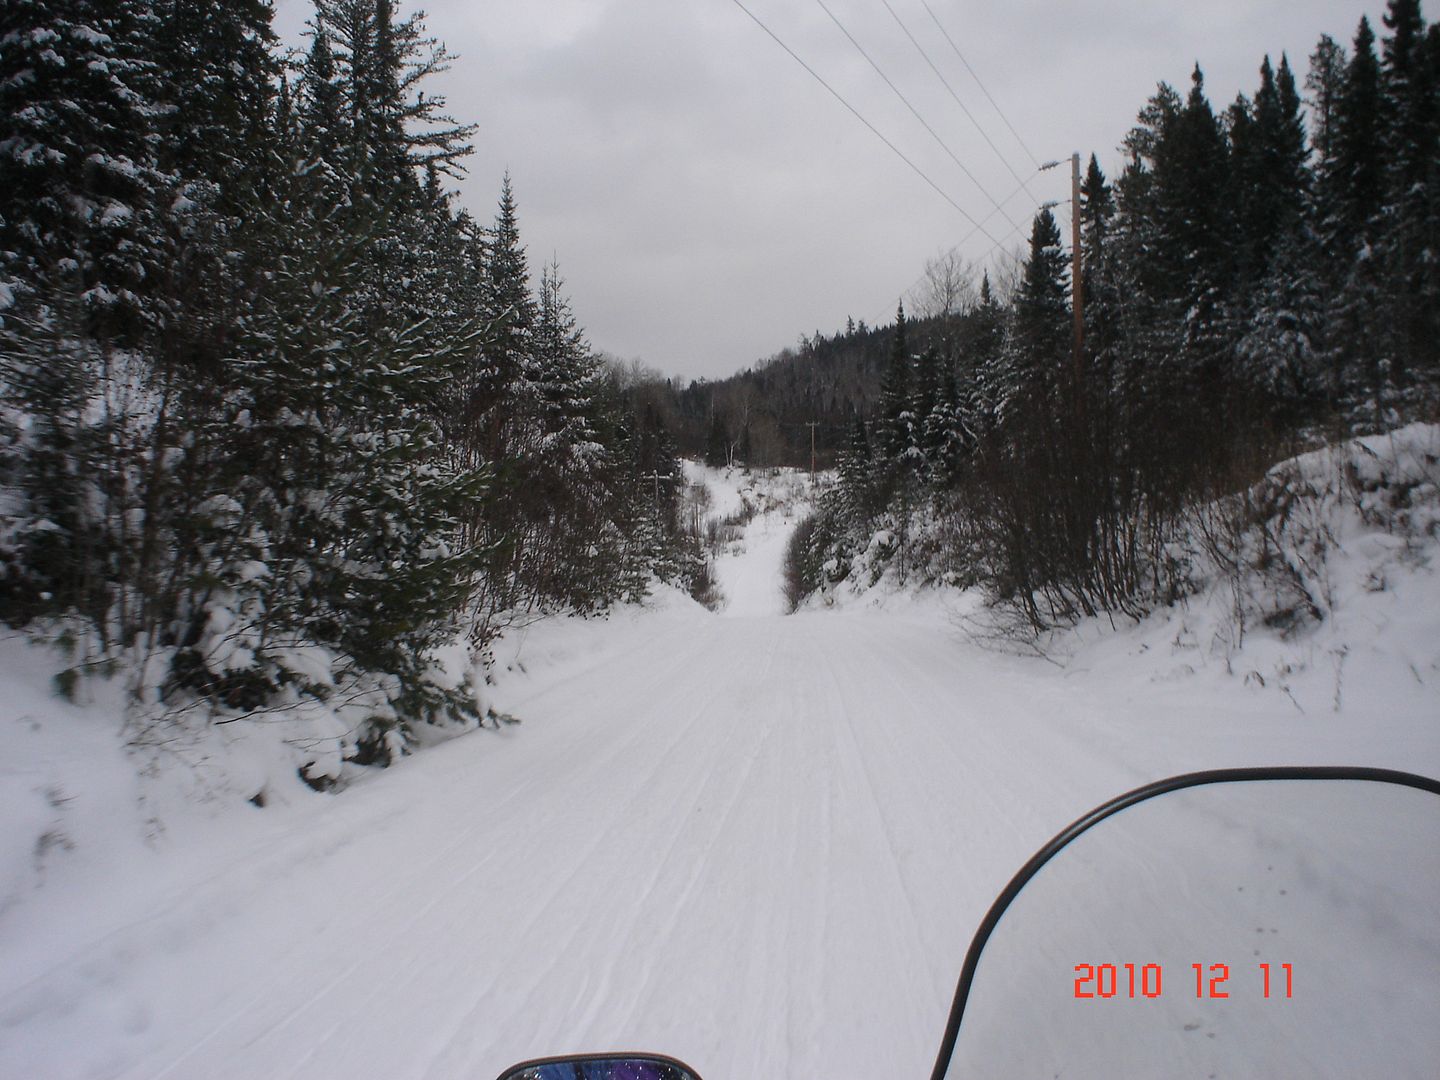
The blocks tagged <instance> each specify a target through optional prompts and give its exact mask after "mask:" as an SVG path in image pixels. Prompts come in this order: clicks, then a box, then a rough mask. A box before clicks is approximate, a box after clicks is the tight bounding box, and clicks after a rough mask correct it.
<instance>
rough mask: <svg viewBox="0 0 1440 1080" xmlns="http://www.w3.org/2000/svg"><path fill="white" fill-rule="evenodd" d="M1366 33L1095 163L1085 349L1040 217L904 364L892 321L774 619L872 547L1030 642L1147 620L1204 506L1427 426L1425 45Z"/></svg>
mask: <svg viewBox="0 0 1440 1080" xmlns="http://www.w3.org/2000/svg"><path fill="white" fill-rule="evenodd" d="M1378 29H1379V32H1378V33H1377V28H1375V27H1372V25H1371V24H1370V22H1369V20H1368V19H1361V20H1360V23H1359V26H1358V28H1357V30H1356V33H1355V36H1354V39H1353V41H1351V42H1350V43H1349V45H1348V47H1347V46H1346V45H1342V44H1341V43H1339V42H1336V41H1335V40H1333V39H1332V38H1330V37H1328V36H1327V37H1322V38H1321V39H1320V41H1319V43H1318V44H1317V45H1316V47H1315V50H1314V52H1313V54H1312V55H1311V57H1310V65H1309V71H1308V73H1307V74H1306V75H1305V76H1304V82H1303V91H1304V96H1303V97H1302V86H1301V84H1300V78H1299V77H1298V76H1297V75H1296V73H1295V71H1294V70H1293V69H1292V67H1291V65H1290V62H1289V59H1288V58H1287V57H1283V56H1282V57H1281V58H1280V60H1279V63H1278V64H1276V63H1275V62H1274V61H1273V59H1272V58H1270V57H1266V58H1265V59H1264V60H1263V62H1262V63H1261V64H1260V67H1259V85H1258V86H1257V87H1256V88H1255V90H1254V92H1253V94H1252V95H1248V96H1247V95H1244V94H1242V95H1240V96H1239V97H1237V99H1236V100H1235V101H1233V102H1232V103H1230V104H1229V105H1227V106H1224V107H1223V108H1217V107H1216V106H1215V105H1213V104H1212V103H1211V102H1210V100H1209V99H1208V97H1207V96H1206V92H1205V81H1204V75H1203V73H1202V71H1201V69H1200V67H1199V66H1198V65H1197V66H1196V68H1195V69H1194V71H1193V73H1192V76H1191V80H1190V85H1189V86H1188V88H1186V89H1185V91H1184V92H1183V93H1182V92H1181V91H1180V90H1177V89H1176V88H1174V87H1172V86H1170V85H1168V84H1166V83H1161V84H1160V85H1159V87H1158V89H1157V90H1156V92H1155V94H1154V95H1153V96H1152V97H1151V98H1150V100H1149V101H1148V102H1146V103H1145V105H1144V107H1143V108H1142V109H1141V110H1140V112H1139V115H1138V118H1137V120H1136V123H1135V125H1134V127H1133V128H1132V129H1131V130H1130V132H1129V133H1128V134H1127V135H1126V136H1125V138H1124V142H1123V150H1124V154H1125V165H1124V168H1123V170H1122V171H1121V173H1120V175H1119V176H1117V177H1114V178H1110V177H1106V176H1105V175H1104V174H1103V173H1102V171H1101V169H1100V167H1099V165H1098V162H1097V159H1096V158H1095V157H1094V156H1093V155H1092V156H1091V157H1090V160H1089V165H1088V169H1087V170H1086V171H1085V175H1084V181H1083V184H1082V185H1081V190H1080V200H1079V206H1078V207H1076V212H1077V213H1078V214H1079V216H1080V224H1081V233H1082V241H1081V249H1082V250H1081V255H1082V265H1083V267H1084V270H1083V280H1082V284H1083V290H1082V295H1083V297H1084V302H1083V307H1082V316H1083V338H1080V339H1077V337H1076V336H1075V334H1074V333H1073V332H1072V321H1073V315H1074V312H1073V308H1072V302H1071V280H1070V273H1071V272H1070V265H1071V260H1070V255H1071V253H1070V251H1069V250H1068V248H1067V245H1066V244H1065V242H1064V241H1063V240H1062V237H1061V230H1060V227H1059V224H1058V223H1057V221H1056V218H1055V216H1054V215H1053V214H1052V213H1051V211H1050V210H1048V209H1046V210H1042V211H1041V212H1040V213H1039V214H1038V215H1037V216H1036V218H1035V220H1034V223H1033V229H1032V231H1031V235H1030V240H1029V248H1028V252H1027V254H1026V257H1025V259H1024V262H1023V268H1022V270H1021V272H1020V275H1019V280H1018V282H1016V284H1015V287H1014V289H1013V291H1012V292H1011V293H1010V295H1009V296H1008V297H1004V298H1000V297H997V296H996V295H995V293H994V292H992V290H991V288H990V285H989V281H988V279H985V280H982V283H981V287H980V288H979V289H978V290H971V291H972V293H973V294H974V296H975V299H974V302H973V303H971V304H969V305H968V306H967V307H965V308H964V309H963V310H959V311H956V312H954V313H953V314H949V315H944V316H942V317H940V319H939V320H938V321H939V322H940V323H941V324H942V328H941V329H940V330H939V332H938V333H937V328H936V322H937V319H935V318H931V319H930V320H927V321H926V322H925V324H924V330H925V334H924V337H923V338H921V336H920V335H918V334H915V333H914V332H913V331H912V329H911V324H910V323H909V321H908V320H907V318H906V315H905V312H904V310H903V307H902V309H901V310H900V311H899V312H898V313H897V318H896V323H895V326H894V327H892V328H887V330H888V335H887V337H888V342H887V343H888V347H889V355H888V358H887V359H886V360H885V361H884V365H883V368H882V370H881V371H879V372H878V375H879V378H878V392H877V394H876V397H875V399H874V400H873V403H867V404H866V405H864V406H862V407H861V409H860V410H859V412H860V414H861V415H859V416H857V418H856V419H855V420H854V421H852V423H851V428H850V431H849V434H848V438H847V439H846V441H845V442H844V443H843V445H842V446H841V447H840V449H839V453H838V468H839V472H840V482H839V485H838V487H837V488H836V490H835V491H834V492H833V493H832V494H831V495H830V496H829V497H828V498H827V499H826V500H825V501H824V502H823V504H822V505H821V507H820V509H819V511H818V513H817V514H816V515H815V517H814V518H812V519H811V520H810V521H809V522H808V523H807V524H806V526H805V527H804V528H803V529H802V530H801V531H800V533H799V534H798V535H797V537H796V541H795V544H794V545H793V547H792V550H791V553H790V559H789V565H788V571H787V572H788V574H789V586H788V588H789V589H790V591H791V595H792V597H794V598H796V599H798V598H801V597H803V596H805V595H808V594H809V593H811V592H813V591H815V590H816V589H818V588H820V587H821V586H822V585H824V584H825V583H826V582H827V581H836V580H840V579H843V578H844V577H845V576H846V575H847V574H848V573H849V572H850V567H851V565H852V561H853V560H854V559H855V557H856V556H857V555H858V554H859V553H860V552H861V551H863V550H865V549H866V548H867V546H868V545H869V544H871V543H872V541H873V539H874V538H875V537H876V536H877V535H880V536H882V537H883V540H884V543H885V545H886V546H887V547H888V548H891V549H893V550H894V554H895V557H896V558H897V559H898V567H899V575H900V577H901V578H902V579H903V578H905V577H906V576H907V575H909V574H918V575H921V576H922V577H927V578H934V577H938V576H940V575H942V574H944V575H948V577H947V580H954V581H960V582H965V583H971V584H980V585H983V586H984V587H985V589H986V591H987V592H988V593H989V595H990V596H991V597H992V599H993V600H995V601H996V602H997V603H998V604H999V605H1001V606H1003V607H1006V608H1008V609H1010V610H1011V611H1012V612H1013V613H1015V614H1016V615H1018V616H1019V617H1020V620H1021V621H1022V622H1023V624H1024V625H1026V626H1027V627H1028V628H1029V629H1030V630H1032V631H1033V630H1039V629H1042V628H1045V627H1048V626H1053V625H1057V624H1063V623H1065V622H1067V621H1069V620H1073V619H1075V618H1078V617H1082V616H1089V615H1095V614H1097V613H1102V612H1109V613H1116V612H1124V613H1129V614H1139V613H1142V612H1143V611H1145V610H1147V609H1149V608H1150V607H1153V606H1154V605H1156V604H1161V603H1168V602H1171V601H1173V600H1174V599H1176V598H1177V595H1179V594H1181V593H1183V591H1184V589H1185V583H1184V575H1183V566H1181V565H1180V564H1181V562H1182V561H1183V560H1182V559H1181V558H1179V557H1178V556H1177V553H1176V551H1175V550H1174V547H1173V541H1175V540H1176V538H1177V536H1178V534H1179V532H1180V529H1181V526H1182V523H1183V522H1184V521H1185V520H1186V519H1187V518H1188V517H1190V516H1191V514H1192V511H1194V510H1195V509H1196V508H1197V507H1201V506H1205V505H1208V504H1210V503H1212V502H1213V500H1215V499H1217V498H1219V497H1222V496H1226V495H1230V494H1233V493H1235V492H1238V491H1241V490H1243V489H1245V488H1246V487H1247V486H1248V485H1250V484H1251V483H1253V482H1254V481H1256V480H1257V479H1259V478H1260V477H1261V476H1262V475H1263V474H1264V472H1265V470H1266V468H1267V467H1268V466H1269V465H1271V464H1272V463H1274V462H1276V461H1278V460H1280V459H1282V458H1285V457H1289V456H1291V455H1292V454H1294V453H1296V452H1298V451H1300V450H1304V449H1309V448H1313V447H1315V446H1318V445H1321V444H1323V443H1325V442H1327V441H1334V440H1335V439H1336V438H1338V437H1341V436H1344V435H1348V434H1353V433H1373V432H1380V431H1386V430H1390V429H1393V428H1395V427H1397V426H1399V425H1400V424H1402V423H1405V422H1407V421H1408V420H1413V419H1433V418H1434V415H1435V413H1436V407H1437V393H1436V391H1437V376H1440V257H1437V252H1440V25H1429V26H1427V24H1426V22H1425V20H1424V17H1423V15H1422V12H1421V6H1420V4H1419V3H1418V0H1391V2H1390V3H1389V4H1388V7H1387V10H1386V12H1385V14H1384V16H1383V26H1381V27H1379V28H1378ZM872 333H873V332H872ZM857 336H858V335H850V336H849V337H847V338H846V339H845V341H846V342H848V343H855V342H856V341H857ZM860 337H861V340H863V336H860ZM827 349H828V351H829V353H830V354H831V355H834V354H836V353H837V352H839V353H842V354H843V352H844V350H843V349H837V348H836V347H835V346H833V345H827ZM1271 509H1273V508H1271ZM1256 512H1257V513H1259V512H1260V511H1259V510H1257V511H1256ZM1265 512H1266V513H1268V512H1270V510H1268V509H1267V510H1265ZM1227 527H1231V528H1239V527H1243V522H1237V521H1231V522H1229V523H1228V524H1227Z"/></svg>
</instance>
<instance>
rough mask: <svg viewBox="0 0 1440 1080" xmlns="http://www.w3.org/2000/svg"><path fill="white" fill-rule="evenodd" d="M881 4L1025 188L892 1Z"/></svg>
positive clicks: (884, 1)
mask: <svg viewBox="0 0 1440 1080" xmlns="http://www.w3.org/2000/svg"><path fill="white" fill-rule="evenodd" d="M880 2H881V3H882V4H884V5H885V10H886V11H888V12H890V17H891V18H893V19H894V20H895V23H896V25H898V26H899V27H900V29H901V30H903V31H904V32H905V36H906V37H907V38H909V39H910V44H911V45H914V46H915V51H916V52H918V53H919V54H920V56H921V58H922V59H924V61H925V63H927V64H929V65H930V70H931V71H933V72H934V73H935V77H936V78H937V79H939V80H940V83H941V85H942V86H944V87H945V89H946V90H948V91H949V92H950V96H951V97H952V98H954V99H955V104H956V105H959V106H960V111H961V112H963V113H964V114H965V115H966V117H968V118H969V120H970V123H972V124H974V125H975V130H976V131H978V132H979V133H980V137H981V138H982V139H984V140H985V143H986V145H987V146H989V147H990V149H991V150H994V151H995V156H996V157H998V158H999V159H1000V164H1002V165H1004V166H1005V168H1006V170H1007V171H1008V172H1009V173H1010V175H1011V176H1013V177H1014V178H1015V179H1016V181H1017V182H1018V183H1019V184H1020V186H1021V187H1024V186H1025V184H1026V181H1024V180H1022V179H1020V174H1019V173H1017V172H1016V171H1015V170H1014V169H1013V168H1011V166H1010V161H1009V159H1008V158H1006V157H1005V155H1004V154H1002V153H1001V152H1000V148H999V147H998V146H996V145H995V143H994V141H993V140H991V138H990V136H989V135H988V134H986V132H985V129H984V128H983V127H981V126H980V121H979V120H976V119H975V114H974V113H972V112H971V111H970V109H969V108H968V107H967V106H966V104H965V102H963V101H961V100H960V95H959V94H957V93H956V92H955V88H954V87H953V86H951V85H950V80H949V79H947V78H945V76H944V75H943V74H942V73H941V71H940V69H939V68H938V67H936V66H935V61H933V60H931V59H930V54H929V53H927V52H926V51H925V48H924V46H923V45H921V44H920V42H919V41H917V40H916V38H915V35H914V34H912V33H911V32H910V28H909V27H908V26H906V25H905V22H904V20H903V19H901V18H900V15H899V13H898V12H896V10H895V9H894V8H893V7H892V6H891V5H890V0H880ZM1036 164H1037V165H1038V164H1039V162H1036Z"/></svg>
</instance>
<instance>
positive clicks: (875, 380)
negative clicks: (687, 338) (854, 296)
mask: <svg viewBox="0 0 1440 1080" xmlns="http://www.w3.org/2000/svg"><path fill="white" fill-rule="evenodd" d="M906 334H907V337H908V338H909V342H910V347H911V348H912V349H913V350H914V351H916V352H923V351H925V350H926V349H928V348H930V347H932V346H933V347H935V348H936V349H937V350H939V351H940V353H941V355H942V356H945V357H948V358H949V360H950V361H951V362H952V363H954V362H958V361H959V360H960V359H961V358H962V357H963V356H964V355H965V354H966V352H967V350H966V344H967V342H968V341H969V338H970V335H969V334H968V333H967V320H966V318H965V317H964V316H948V317H937V318H932V319H923V320H922V319H917V320H910V319H909V318H908V316H907V325H906ZM894 338H895V327H894V324H893V323H892V324H888V325H886V326H882V327H871V326H866V325H865V323H864V322H860V323H858V324H855V323H852V324H851V325H849V326H847V327H846V328H845V329H843V330H839V331H837V332H836V333H835V334H833V335H831V336H828V337H827V336H826V335H825V334H823V333H821V332H819V331H816V333H815V336H814V337H805V338H802V339H801V342H800V345H799V347H798V348H786V349H783V350H781V351H780V352H778V353H776V354H775V355H774V356H771V357H770V358H769V359H767V360H762V361H760V362H759V363H757V364H755V365H754V366H753V367H750V368H746V369H745V370H744V371H740V372H738V373H736V374H735V375H731V376H730V377H729V378H726V379H719V380H716V381H714V382H711V381H709V380H706V379H698V380H695V381H692V382H691V383H690V384H689V385H688V386H684V387H681V386H679V385H678V383H675V382H671V384H670V387H671V391H672V392H671V394H670V395H669V397H670V401H669V402H668V403H667V404H668V408H666V410H665V411H666V413H667V414H668V415H667V416H666V421H667V425H668V426H669V427H670V429H671V432H672V434H673V435H674V437H675V441H676V443H677V444H678V448H679V451H680V453H681V454H683V455H685V456H687V457H696V458H706V457H714V456H715V455H716V454H717V453H720V452H723V453H724V454H725V455H726V459H727V460H730V461H735V462H742V463H745V464H749V465H757V466H769V465H795V466H801V467H805V468H808V467H809V466H810V428H809V425H810V424H811V423H814V424H816V425H817V427H816V429H815V448H816V457H817V461H818V464H819V466H820V467H821V468H826V467H829V466H832V465H833V464H834V462H835V455H836V453H837V451H839V450H840V449H841V448H843V446H844V444H845V440H846V438H847V437H848V435H849V432H850V430H851V427H852V426H853V423H854V421H855V419H856V418H857V417H860V418H866V417H869V416H870V415H871V414H872V413H873V412H874V410H875V405H876V402H877V401H878V399H879V395H880V378H881V373H882V372H883V371H884V368H885V361H886V359H887V357H888V356H889V353H890V350H891V348H892V347H893V344H894ZM722 446H723V448H724V449H723V451H721V447H722Z"/></svg>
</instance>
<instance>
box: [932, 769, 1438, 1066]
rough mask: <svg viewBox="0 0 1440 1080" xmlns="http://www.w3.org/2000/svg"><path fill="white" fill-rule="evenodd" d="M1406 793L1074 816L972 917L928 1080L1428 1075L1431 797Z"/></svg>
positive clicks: (1282, 794) (1212, 798) (1166, 795)
mask: <svg viewBox="0 0 1440 1080" xmlns="http://www.w3.org/2000/svg"><path fill="white" fill-rule="evenodd" d="M1294 771H1295V772H1305V771H1307V770H1294ZM1308 771H1309V772H1314V773H1327V772H1329V773H1334V772H1339V771H1344V770H1319V769H1317V770H1308ZM1348 771H1350V772H1355V773H1363V772H1370V773H1377V774H1378V773H1379V772H1381V770H1348ZM1194 775H1196V776H1205V775H1211V774H1194ZM1407 775H1408V774H1400V773H1391V774H1389V776H1391V777H1392V778H1393V777H1403V776H1407ZM1179 779H1184V778H1179ZM1261 779H1264V780H1266V781H1267V782H1260V781H1261ZM1411 779H1412V780H1416V781H1419V782H1420V783H1419V784H1417V785H1410V786H1404V785H1403V784H1402V783H1401V782H1399V781H1396V780H1394V779H1390V780H1384V781H1382V780H1377V779H1375V778H1373V777H1371V778H1368V779H1357V778H1349V779H1336V778H1334V777H1333V775H1332V776H1323V777H1322V776H1316V777H1299V776H1295V777H1291V778H1287V779H1278V780H1272V779H1270V778H1268V777H1267V778H1258V777H1257V778H1255V779H1252V780H1248V781H1245V780H1240V781H1226V782H1216V781H1214V780H1205V781H1203V782H1202V783H1198V784H1196V785H1195V786H1187V787H1183V788H1180V789H1175V790H1169V789H1167V790H1165V791H1163V792H1161V793H1159V794H1158V795H1146V796H1144V797H1143V799H1131V801H1130V802H1127V803H1124V805H1123V806H1121V807H1119V808H1118V811H1117V810H1110V811H1108V812H1107V813H1101V812H1100V811H1103V810H1105V809H1106V807H1109V806H1111V805H1112V804H1106V807H1101V808H1097V810H1096V811H1094V812H1092V813H1091V814H1088V815H1086V816H1085V817H1084V818H1081V819H1079V821H1077V822H1076V823H1075V824H1074V825H1072V826H1071V827H1070V828H1069V829H1067V830H1065V832H1062V833H1061V834H1060V836H1057V837H1056V841H1060V842H1061V843H1060V844H1059V846H1058V847H1057V846H1056V843H1055V841H1052V843H1051V845H1047V848H1046V849H1044V850H1042V852H1040V853H1037V856H1036V859H1032V860H1031V863H1030V864H1027V868H1026V870H1027V871H1028V872H1029V873H1031V874H1033V876H1032V877H1029V878H1028V879H1027V880H1025V881H1021V887H1020V888H1019V889H1018V891H1013V892H1012V889H1014V887H1015V882H1014V881H1012V883H1011V888H1007V890H1006V893H1005V894H1002V897H1001V899H1002V900H1005V898H1006V895H1007V894H1008V895H1009V901H1008V908H1007V907H1005V906H1004V905H1003V904H1001V903H1000V902H998V901H997V906H999V907H1000V909H1001V910H1000V914H999V915H996V909H993V908H992V911H991V916H994V919H995V921H992V919H991V916H987V919H986V926H988V927H989V928H990V929H991V930H992V931H993V932H991V933H990V934H989V938H988V942H987V941H986V940H985V939H984V935H985V933H986V927H985V926H982V931H981V934H979V935H977V941H979V943H980V951H978V952H977V950H976V948H975V946H974V945H973V944H972V948H971V954H972V956H974V957H976V958H977V959H976V961H975V963H974V964H973V965H972V964H971V963H970V962H969V961H967V964H966V970H967V971H968V972H969V973H970V975H971V976H973V983H972V984H971V985H970V986H969V987H968V989H967V987H966V980H965V976H963V975H962V979H961V987H960V990H959V991H957V997H956V1004H957V1007H958V1009H959V1012H960V1013H961V1014H963V1021H962V1020H961V1019H960V1018H959V1016H958V1015H957V1013H955V1012H952V1014H951V1026H950V1027H949V1028H947V1031H946V1046H945V1047H943V1048H942V1051H941V1056H940V1060H939V1061H938V1062H937V1064H936V1070H935V1073H934V1074H933V1076H934V1078H935V1080H939V1078H941V1077H944V1078H948V1080H960V1078H962V1077H964V1078H970V1077H992V1076H1016V1077H1019V1076H1031V1077H1039V1076H1047V1077H1048V1076H1056V1075H1061V1076H1066V1077H1079V1078H1084V1077H1107V1078H1109V1077H1138V1076H1195V1077H1207V1076H1306V1077H1335V1078H1340V1077H1347V1078H1348V1077H1356V1076H1385V1077H1417V1078H1418V1077H1433V1076H1434V1075H1435V1071H1434V1070H1435V1063H1436V1062H1437V1061H1440V1025H1437V1024H1436V1023H1435V1008H1436V1002H1437V1001H1440V907H1437V905H1436V899H1435V898H1436V897H1437V896H1440V797H1437V795H1440V783H1437V782H1436V781H1433V780H1428V779H1426V778H1423V777H1411ZM1166 783H1172V781H1167V782H1166ZM1154 786H1159V785H1154ZM1145 790H1146V789H1137V792H1132V793H1130V796H1134V795H1136V794H1137V793H1139V792H1143V791H1145ZM1130 796H1127V797H1125V798H1129V797H1130ZM1121 801H1122V800H1115V802H1116V803H1120V802H1121ZM1067 834H1068V836H1067ZM1047 851H1048V852H1049V854H1048V856H1047V857H1046V858H1045V859H1040V856H1041V855H1044V854H1046V852H1047ZM1037 860H1039V864H1038V867H1037V865H1036V861H1037ZM1025 873H1026V871H1022V872H1021V874H1017V875H1016V880H1020V879H1021V878H1023V877H1024V876H1025ZM947 1053H948V1057H947Z"/></svg>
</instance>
